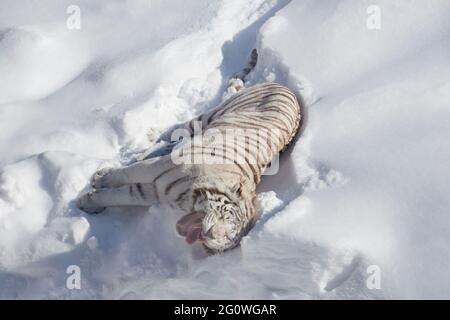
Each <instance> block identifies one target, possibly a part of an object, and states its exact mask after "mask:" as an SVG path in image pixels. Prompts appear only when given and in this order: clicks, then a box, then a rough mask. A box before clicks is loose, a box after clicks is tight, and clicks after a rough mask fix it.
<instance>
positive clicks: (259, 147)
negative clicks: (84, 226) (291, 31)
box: [79, 50, 300, 252]
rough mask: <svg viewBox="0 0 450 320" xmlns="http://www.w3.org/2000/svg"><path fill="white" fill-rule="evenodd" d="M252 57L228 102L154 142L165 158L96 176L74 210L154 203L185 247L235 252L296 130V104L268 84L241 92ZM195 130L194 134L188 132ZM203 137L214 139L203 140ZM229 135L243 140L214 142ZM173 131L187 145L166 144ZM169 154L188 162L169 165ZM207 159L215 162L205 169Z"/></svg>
mask: <svg viewBox="0 0 450 320" xmlns="http://www.w3.org/2000/svg"><path fill="white" fill-rule="evenodd" d="M256 58H257V53H256V50H254V51H253V52H252V56H251V59H250V62H249V64H248V66H247V67H246V68H245V69H244V70H243V71H242V72H241V73H240V74H238V75H236V76H235V77H234V78H233V79H232V80H231V81H230V83H229V85H230V87H232V88H233V90H235V91H236V92H237V93H236V94H235V95H233V96H232V97H231V98H229V99H227V100H226V101H224V102H223V103H222V104H221V105H220V106H218V107H217V108H215V109H213V110H211V111H209V112H206V113H204V114H202V115H200V116H198V117H196V118H195V119H193V120H191V121H189V122H187V123H184V124H182V125H179V126H176V127H175V128H173V129H172V130H171V132H169V133H167V134H165V135H163V137H162V140H164V141H166V142H167V143H168V145H169V146H171V147H169V148H167V149H166V152H169V153H168V154H165V155H160V156H156V157H155V156H154V155H151V156H150V157H148V158H147V159H145V160H143V161H139V162H136V163H134V164H132V165H130V166H127V167H124V168H116V169H102V170H100V171H99V172H97V173H96V174H94V176H93V178H92V186H93V187H94V188H95V191H93V192H90V193H88V194H86V195H84V196H82V197H81V198H80V199H79V207H80V208H82V209H83V210H85V211H87V212H99V211H102V210H103V209H104V208H105V207H109V206H133V205H134V206H148V205H152V204H155V203H162V204H166V205H168V206H170V207H172V208H174V209H176V210H177V211H181V212H184V213H183V214H182V218H181V219H180V220H179V222H178V224H177V231H178V233H179V234H180V235H182V236H184V237H186V240H187V242H188V243H193V242H195V241H197V240H199V241H200V242H202V243H203V245H204V246H205V247H206V248H208V249H209V250H211V251H213V252H221V251H224V250H227V249H230V248H232V247H234V246H236V245H237V244H238V243H239V241H240V239H241V238H242V236H244V235H245V234H246V233H247V232H248V231H249V230H250V229H251V227H252V226H253V225H254V223H255V222H256V220H257V219H258V217H259V214H258V210H257V209H256V203H255V198H256V194H255V190H256V185H257V184H258V183H259V182H260V180H261V175H262V173H263V171H264V169H265V168H266V167H267V165H268V164H269V163H270V161H271V160H272V159H273V157H274V156H276V155H278V153H279V152H281V151H282V150H284V149H285V148H286V146H287V145H288V144H289V143H290V141H291V140H292V139H293V138H294V136H295V134H296V132H297V131H298V127H299V123H300V108H299V104H298V102H297V99H296V97H295V95H294V94H293V93H292V92H291V91H290V90H289V89H288V88H286V87H284V86H282V85H279V84H276V83H261V84H257V85H255V86H253V87H251V88H244V87H243V81H242V80H243V79H244V77H245V76H246V75H247V74H248V73H249V72H250V70H251V69H252V68H253V67H254V65H255V64H256ZM239 80H241V82H242V85H241V82H239ZM199 126H201V128H202V132H201V134H200V135H198V134H197V132H196V129H197V127H199ZM236 130H237V131H236ZM239 130H241V131H239ZM245 130H247V131H252V130H253V131H252V132H264V133H267V132H270V133H273V132H277V133H278V134H272V139H270V140H269V139H258V137H256V136H254V135H248V136H247V135H246V134H245V133H246V132H247V131H245ZM208 131H211V132H212V131H214V132H215V134H213V135H208V134H207V132H208ZM229 131H233V132H234V133H235V134H236V132H237V135H236V137H240V135H241V134H242V132H244V136H245V138H246V140H245V139H241V140H240V141H238V142H236V141H231V142H230V141H228V140H226V139H218V138H217V137H221V136H222V137H223V136H226V134H227V132H229ZM177 132H183V133H184V135H183V136H184V137H186V136H187V137H189V138H190V139H188V141H186V139H185V141H183V142H182V143H177V142H173V141H172V139H173V138H174V137H175V138H177V134H176V133H177ZM263 136H264V135H263ZM212 137H214V139H212ZM196 138H200V139H197V140H196ZM198 141H201V143H200V142H198ZM170 151H171V152H170ZM174 154H179V155H182V157H181V158H182V159H184V160H186V159H188V160H190V161H182V162H177V161H174V159H175V158H174ZM230 154H231V155H232V156H230ZM211 155H214V157H215V158H214V157H213V158H214V159H215V160H221V161H219V162H220V163H217V162H213V163H211V162H205V160H204V159H207V158H208V157H211ZM196 157H197V158H196ZM181 158H179V159H181ZM195 159H200V160H201V161H199V162H198V161H193V160H195Z"/></svg>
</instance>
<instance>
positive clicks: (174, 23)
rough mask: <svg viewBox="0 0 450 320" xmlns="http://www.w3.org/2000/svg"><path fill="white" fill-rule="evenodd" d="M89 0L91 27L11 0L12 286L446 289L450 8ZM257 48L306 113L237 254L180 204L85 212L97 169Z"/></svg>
mask: <svg viewBox="0 0 450 320" xmlns="http://www.w3.org/2000/svg"><path fill="white" fill-rule="evenodd" d="M77 3H78V5H79V7H80V8H81V18H82V21H81V29H80V30H69V29H68V28H67V27H66V19H67V17H68V16H69V15H68V14H67V13H66V9H67V7H68V6H69V5H70V4H72V2H71V1H56V0H21V1H16V0H2V1H1V2H0V130H1V131H0V133H1V134H0V154H1V157H0V168H1V175H0V297H1V298H58V299H68V298H113V299H134V298H145V299H152V298H187V299H191V298H206V299H211V298H213V299H220V298H235V299H241V298H249V299H252V298H268V299H284V298H289V299H318V298H319V299H351V298H361V299H365V298H368V299H372V298H450V274H449V270H450V250H448V243H450V219H449V217H448V215H449V213H450V197H449V196H448V194H449V193H450V184H449V183H448V181H449V175H450V174H449V173H450V144H449V142H448V139H449V138H450V105H449V101H450V63H449V61H450V56H449V52H450V40H449V39H450V27H449V24H448V20H449V18H450V2H449V1H448V0H432V1H426V2H425V1H421V0H384V1H383V0H371V1H365V0H363V1H354V0H341V1H337V0H329V1H314V0H296V1H292V2H290V3H289V2H288V1H283V0H279V1H276V0H252V1H239V0H226V1H225V0H222V1H221V0H196V1H182V0H170V1H167V0H164V1H162V0H152V1H138V0H128V1H118V0H110V1H95V2H94V1H89V0H84V1H77ZM374 4H375V5H378V6H379V7H380V9H381V29H379V30H370V29H368V28H367V27H366V20H367V18H368V14H367V11H366V10H367V8H368V7H369V6H370V5H374ZM253 47H256V48H258V50H259V56H260V59H259V61H258V64H257V67H256V69H255V70H254V71H253V72H252V73H251V74H250V79H249V84H252V83H257V82H262V81H269V80H270V81H278V82H280V83H282V84H285V85H288V86H289V87H290V88H291V89H292V90H294V91H295V92H296V93H297V94H298V96H299V97H301V99H302V100H303V101H304V103H305V107H304V110H303V112H304V120H303V121H304V122H303V130H302V132H301V136H300V137H299V138H298V139H297V141H296V143H295V144H294V146H293V147H292V148H290V149H289V151H288V152H287V153H286V154H284V155H283V156H282V158H281V168H280V172H279V173H278V174H277V175H275V176H266V177H264V179H263V181H262V183H261V185H260V186H259V198H260V200H261V203H262V209H263V216H262V218H261V220H260V222H259V223H258V224H257V226H256V227H255V228H254V229H253V230H252V231H251V232H250V234H249V235H248V236H247V237H246V238H245V239H244V240H243V242H242V246H241V247H240V248H238V249H236V250H232V251H230V252H227V253H225V254H222V255H217V256H210V257H205V256H204V255H202V254H201V251H200V250H199V248H198V247H196V246H192V247H190V246H188V245H187V244H185V243H184V241H183V239H181V238H179V237H177V236H176V235H175V228H174V222H175V220H174V219H175V218H174V217H172V216H171V214H170V211H168V210H166V209H164V208H158V207H153V208H150V210H149V211H146V210H141V209H126V210H124V209H110V210H108V213H106V214H102V215H97V216H90V215H86V214H84V213H83V212H81V211H79V210H78V209H76V208H75V206H74V203H73V200H74V199H75V198H76V197H77V195H78V194H79V193H80V192H82V191H83V190H85V189H86V187H87V181H88V178H89V177H90V175H91V174H92V173H93V172H94V171H95V170H96V169H97V168H98V167H100V166H105V165H120V164H124V163H127V162H128V161H130V160H131V159H133V158H134V157H136V156H138V155H139V154H141V153H142V152H144V151H145V150H146V149H148V148H149V147H151V146H152V145H153V143H154V142H153V141H154V138H155V137H157V135H158V134H159V133H160V132H162V131H164V129H166V128H167V127H170V126H171V125H173V124H175V123H178V122H181V121H185V120H188V119H190V118H191V117H192V116H194V115H196V114H198V113H200V112H202V111H203V110H206V109H208V108H210V107H213V106H215V105H217V104H218V103H219V102H220V101H221V99H222V94H223V92H224V88H225V84H226V82H227V79H228V77H229V76H230V75H231V74H233V73H234V72H236V71H239V70H240V69H241V68H242V67H243V65H244V64H245V61H246V57H247V55H248V54H249V52H250V50H251V49H252V48H253ZM70 265H78V266H79V267H80V270H81V289H80V290H69V289H67V288H66V279H67V277H68V276H69V275H68V274H67V273H66V270H67V267H68V266H70ZM370 265H377V266H378V267H379V268H380V271H381V289H379V290H376V289H375V290H373V289H372V290H371V289H369V288H368V287H367V285H366V282H367V279H368V277H369V276H370V274H368V273H367V270H368V269H367V268H368V266H370Z"/></svg>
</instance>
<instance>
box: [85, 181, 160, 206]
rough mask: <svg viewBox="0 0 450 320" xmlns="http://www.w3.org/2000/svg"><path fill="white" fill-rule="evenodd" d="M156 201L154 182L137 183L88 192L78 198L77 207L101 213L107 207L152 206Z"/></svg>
mask: <svg viewBox="0 0 450 320" xmlns="http://www.w3.org/2000/svg"><path fill="white" fill-rule="evenodd" d="M156 202H157V195H156V190H155V188H154V185H153V184H140V183H135V184H130V185H125V186H122V187H119V188H110V189H99V190H94V191H91V192H88V193H86V194H84V195H82V196H81V197H80V198H78V199H77V207H78V208H79V209H81V210H83V211H85V212H87V213H100V212H102V211H103V210H105V209H106V208H107V207H121V206H151V205H152V204H155V203H156Z"/></svg>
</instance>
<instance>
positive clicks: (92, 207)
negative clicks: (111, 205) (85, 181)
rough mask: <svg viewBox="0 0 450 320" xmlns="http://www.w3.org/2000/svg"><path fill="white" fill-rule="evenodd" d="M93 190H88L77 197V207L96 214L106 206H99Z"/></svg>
mask: <svg viewBox="0 0 450 320" xmlns="http://www.w3.org/2000/svg"><path fill="white" fill-rule="evenodd" d="M94 195H95V192H92V191H91V192H88V193H86V194H84V195H82V196H81V197H79V198H78V199H77V207H78V209H80V210H83V211H84V212H86V213H91V214H97V213H100V212H102V211H104V210H105V209H106V208H105V207H101V206H99V205H97V204H96V203H95V201H94V200H93V197H94Z"/></svg>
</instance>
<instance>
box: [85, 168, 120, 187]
mask: <svg viewBox="0 0 450 320" xmlns="http://www.w3.org/2000/svg"><path fill="white" fill-rule="evenodd" d="M113 172H114V169H113V168H103V169H100V170H98V171H97V172H96V173H94V175H93V176H92V178H91V186H92V187H93V188H94V189H104V188H115V187H119V186H120V184H119V183H118V182H117V181H115V179H114V174H113Z"/></svg>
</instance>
